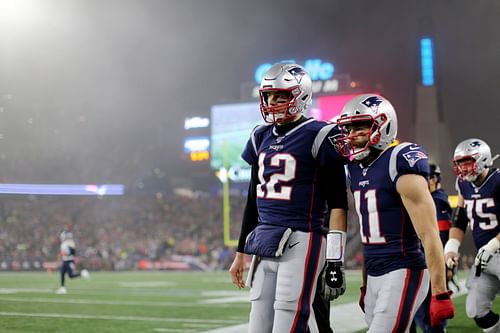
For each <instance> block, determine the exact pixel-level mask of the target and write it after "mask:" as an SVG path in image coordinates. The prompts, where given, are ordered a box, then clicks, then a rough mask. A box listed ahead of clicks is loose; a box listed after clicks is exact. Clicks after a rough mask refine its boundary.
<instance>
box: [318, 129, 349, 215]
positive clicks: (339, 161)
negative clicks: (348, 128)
mask: <svg viewBox="0 0 500 333" xmlns="http://www.w3.org/2000/svg"><path fill="white" fill-rule="evenodd" d="M338 133H339V130H338V127H337V125H336V124H329V125H326V126H325V127H323V128H322V129H321V130H320V131H319V132H318V135H317V136H316V140H315V142H314V144H313V155H314V152H315V147H318V148H317V155H316V160H317V162H318V164H319V180H320V182H319V183H320V184H323V189H324V190H323V191H324V193H325V197H326V201H327V204H328V208H329V209H334V208H341V209H345V210H347V188H346V172H345V167H344V165H345V164H346V163H347V162H348V160H347V159H346V158H343V157H342V156H340V154H339V153H338V152H337V150H336V149H335V147H334V145H333V142H332V140H331V139H330V138H333V137H334V136H335V135H336V134H338Z"/></svg>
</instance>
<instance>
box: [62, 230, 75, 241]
mask: <svg viewBox="0 0 500 333" xmlns="http://www.w3.org/2000/svg"><path fill="white" fill-rule="evenodd" d="M59 239H61V242H64V241H65V240H67V239H73V233H71V232H70V231H63V232H61V234H60V235H59Z"/></svg>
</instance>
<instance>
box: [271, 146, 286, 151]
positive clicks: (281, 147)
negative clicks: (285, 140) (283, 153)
mask: <svg viewBox="0 0 500 333" xmlns="http://www.w3.org/2000/svg"><path fill="white" fill-rule="evenodd" d="M269 149H272V150H275V151H280V150H281V149H283V145H270V146H269Z"/></svg>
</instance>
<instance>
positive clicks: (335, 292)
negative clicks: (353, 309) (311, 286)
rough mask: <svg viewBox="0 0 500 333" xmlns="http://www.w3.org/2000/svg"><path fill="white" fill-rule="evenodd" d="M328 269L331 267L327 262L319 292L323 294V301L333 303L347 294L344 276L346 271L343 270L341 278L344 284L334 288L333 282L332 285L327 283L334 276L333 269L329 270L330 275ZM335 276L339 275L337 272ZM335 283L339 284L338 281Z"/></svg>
mask: <svg viewBox="0 0 500 333" xmlns="http://www.w3.org/2000/svg"><path fill="white" fill-rule="evenodd" d="M330 263H331V264H333V262H330ZM328 267H329V263H328V262H327V264H326V266H325V268H324V269H323V271H322V272H321V279H320V280H319V282H318V283H319V285H318V287H317V288H318V291H319V293H320V294H321V297H322V298H323V299H325V300H328V301H333V300H334V299H336V298H338V297H339V296H340V295H343V294H344V292H345V275H344V269H343V268H341V273H340V276H341V278H342V280H343V281H344V284H343V285H340V286H335V287H332V286H331V281H330V284H328V283H327V280H328V279H331V275H332V270H331V269H329V271H330V272H329V273H328V272H327V269H328ZM334 275H335V276H336V275H337V273H336V272H335V273H334ZM334 283H338V281H337V282H334Z"/></svg>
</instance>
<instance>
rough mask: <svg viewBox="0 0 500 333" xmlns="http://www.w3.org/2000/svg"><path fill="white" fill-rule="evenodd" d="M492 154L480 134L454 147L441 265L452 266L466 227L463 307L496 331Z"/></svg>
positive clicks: (498, 186)
mask: <svg viewBox="0 0 500 333" xmlns="http://www.w3.org/2000/svg"><path fill="white" fill-rule="evenodd" d="M497 156H498V155H497ZM495 158H496V157H495ZM495 158H492V156H491V150H490V147H489V146H488V144H487V143H486V142H484V141H483V140H480V139H474V138H472V139H467V140H464V141H462V142H460V143H459V144H458V145H457V147H456V148H455V153H454V156H453V164H454V168H455V173H456V174H457V176H458V177H457V191H458V204H457V206H458V207H457V210H456V214H455V216H454V219H453V227H452V228H451V230H450V239H449V240H448V242H447V243H446V246H445V249H444V252H445V256H446V264H447V265H448V266H450V267H454V266H456V265H457V264H458V253H459V252H458V250H459V247H460V243H461V242H462V241H463V238H464V234H465V231H466V230H467V226H469V227H470V229H471V231H472V238H473V240H474V244H475V246H476V248H477V249H478V252H477V255H476V258H475V261H474V266H475V267H473V269H471V271H470V273H469V277H468V279H467V282H466V287H467V289H468V290H469V291H468V294H467V301H466V305H465V310H466V312H467V316H468V317H469V318H473V319H474V321H475V322H476V325H477V326H478V327H479V328H481V329H482V330H483V332H500V320H499V315H498V314H497V313H494V312H493V311H492V310H491V305H492V303H493V302H494V301H495V298H496V295H497V294H498V293H500V225H499V223H498V221H499V218H500V171H499V170H498V169H495V168H492V166H493V161H494V159H495Z"/></svg>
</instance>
